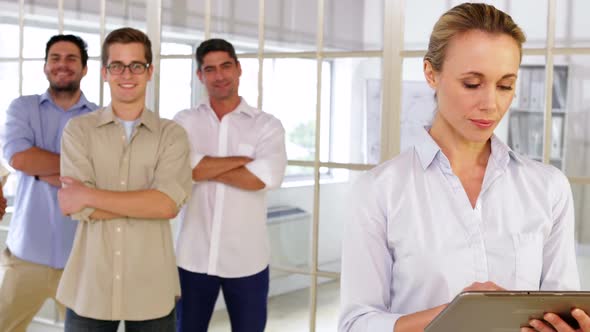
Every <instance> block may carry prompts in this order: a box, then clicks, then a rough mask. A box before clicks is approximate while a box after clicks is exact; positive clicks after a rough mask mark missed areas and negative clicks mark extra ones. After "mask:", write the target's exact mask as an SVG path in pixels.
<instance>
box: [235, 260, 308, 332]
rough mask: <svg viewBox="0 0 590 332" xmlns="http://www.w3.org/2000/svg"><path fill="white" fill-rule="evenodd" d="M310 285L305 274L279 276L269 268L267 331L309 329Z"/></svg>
mask: <svg viewBox="0 0 590 332" xmlns="http://www.w3.org/2000/svg"><path fill="white" fill-rule="evenodd" d="M310 286H311V278H310V277H309V276H307V275H302V274H290V275H288V276H280V277H279V275H278V274H277V275H276V276H275V275H273V271H272V270H271V280H270V290H269V299H268V321H267V323H266V330H267V331H285V332H287V331H293V332H295V331H309V302H310V301H309V296H310V293H309V288H310ZM225 331H229V330H225Z"/></svg>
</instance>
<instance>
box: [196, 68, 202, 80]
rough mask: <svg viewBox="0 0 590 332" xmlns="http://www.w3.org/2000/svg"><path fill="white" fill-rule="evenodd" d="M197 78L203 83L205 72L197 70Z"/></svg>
mask: <svg viewBox="0 0 590 332" xmlns="http://www.w3.org/2000/svg"><path fill="white" fill-rule="evenodd" d="M197 77H198V78H199V81H201V83H203V72H202V71H201V68H199V69H197Z"/></svg>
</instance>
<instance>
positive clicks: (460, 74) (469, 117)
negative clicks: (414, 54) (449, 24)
mask: <svg viewBox="0 0 590 332" xmlns="http://www.w3.org/2000/svg"><path fill="white" fill-rule="evenodd" d="M519 65H520V50H519V47H518V44H517V43H516V41H515V40H514V39H513V38H512V37H511V36H509V35H506V34H490V33H487V32H482V31H479V30H470V31H468V32H465V33H462V34H460V35H456V36H454V37H453V38H452V39H451V41H450V43H449V45H448V47H447V50H446V55H445V59H444V62H443V66H442V70H441V71H435V70H434V69H433V68H432V66H431V64H430V63H429V62H428V61H425V62H424V75H425V77H426V80H427V82H428V84H429V85H430V86H431V87H432V88H433V89H434V90H435V91H436V95H437V103H438V114H437V116H436V118H435V123H434V124H433V128H434V127H435V126H436V127H437V128H442V129H443V130H444V131H445V134H446V136H450V137H451V138H453V139H454V140H459V141H464V142H474V143H475V142H477V143H485V142H487V140H488V139H489V138H490V137H491V136H492V134H493V131H494V129H495V128H496V126H497V125H498V123H499V122H500V120H501V119H502V117H503V116H504V114H506V111H508V108H509V107H510V104H511V102H512V98H513V97H514V90H515V83H516V77H517V73H518V67H519Z"/></svg>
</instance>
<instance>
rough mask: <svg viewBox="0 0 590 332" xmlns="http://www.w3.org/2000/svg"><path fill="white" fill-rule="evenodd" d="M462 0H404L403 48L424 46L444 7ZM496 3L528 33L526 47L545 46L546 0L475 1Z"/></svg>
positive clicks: (444, 9) (446, 8)
mask: <svg viewBox="0 0 590 332" xmlns="http://www.w3.org/2000/svg"><path fill="white" fill-rule="evenodd" d="M463 2H464V1H461V0H453V1H450V2H445V1H430V0H417V1H405V2H404V6H405V21H404V48H405V49H427V47H428V39H429V38H430V33H431V32H432V28H433V27H434V24H435V23H436V21H437V20H438V19H439V17H440V16H441V15H442V14H443V13H444V12H445V11H447V10H449V9H450V8H452V7H453V6H456V5H458V4H460V3H463ZM478 2H483V3H487V4H490V5H493V6H495V7H496V8H498V9H500V10H502V11H505V12H507V13H508V14H510V15H511V16H512V18H513V19H514V21H515V22H516V24H518V25H519V26H520V27H521V28H522V29H523V30H524V33H525V35H526V36H527V42H526V43H525V45H524V47H525V48H533V47H544V46H545V45H546V37H547V9H548V4H547V0H541V1H538V0H521V1H506V0H495V1H494V0H488V1H478ZM531 8H535V15H531Z"/></svg>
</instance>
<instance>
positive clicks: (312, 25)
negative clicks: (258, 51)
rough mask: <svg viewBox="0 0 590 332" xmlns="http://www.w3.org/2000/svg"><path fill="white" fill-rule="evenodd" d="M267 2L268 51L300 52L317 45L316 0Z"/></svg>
mask: <svg viewBox="0 0 590 332" xmlns="http://www.w3.org/2000/svg"><path fill="white" fill-rule="evenodd" d="M264 6H265V7H264V10H265V13H264V20H265V21H264V24H265V27H264V36H265V42H264V50H265V51H267V52H280V51H282V52H298V51H314V50H315V49H316V36H317V25H318V23H317V16H318V14H317V10H318V8H317V7H318V4H317V1H315V0H285V1H266V2H265V4H264Z"/></svg>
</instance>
